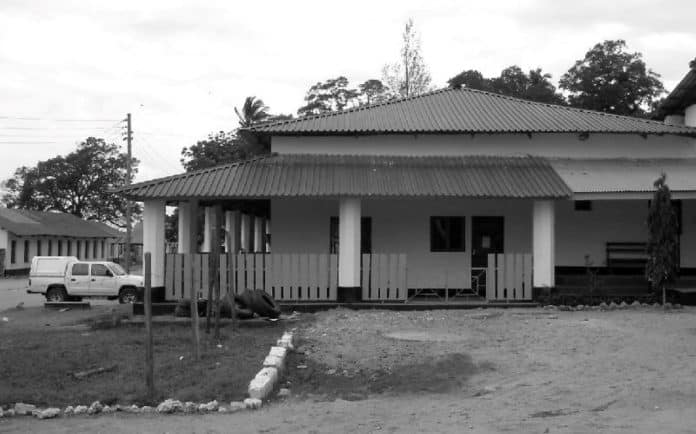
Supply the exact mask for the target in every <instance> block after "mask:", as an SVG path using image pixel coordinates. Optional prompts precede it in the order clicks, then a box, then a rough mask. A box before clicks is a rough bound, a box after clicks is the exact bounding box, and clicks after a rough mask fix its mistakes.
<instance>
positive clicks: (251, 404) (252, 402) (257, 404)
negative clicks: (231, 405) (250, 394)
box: [244, 398, 263, 410]
mask: <svg viewBox="0 0 696 434" xmlns="http://www.w3.org/2000/svg"><path fill="white" fill-rule="evenodd" d="M262 405H263V401H261V400H260V399H258V398H247V399H245V400H244V406H245V407H246V408H248V409H251V410H257V409H259V408H261V406H262Z"/></svg>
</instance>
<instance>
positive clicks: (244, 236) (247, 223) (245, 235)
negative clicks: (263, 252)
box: [239, 214, 251, 253]
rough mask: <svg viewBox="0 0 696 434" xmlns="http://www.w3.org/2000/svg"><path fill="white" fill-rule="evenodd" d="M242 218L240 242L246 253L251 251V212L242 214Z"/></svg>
mask: <svg viewBox="0 0 696 434" xmlns="http://www.w3.org/2000/svg"><path fill="white" fill-rule="evenodd" d="M241 220H242V221H241V228H240V230H239V232H240V235H239V243H240V244H241V246H240V247H241V249H242V250H243V251H244V253H249V252H250V251H251V239H250V236H251V216H250V215H249V214H242V215H241Z"/></svg>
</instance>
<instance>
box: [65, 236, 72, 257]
mask: <svg viewBox="0 0 696 434" xmlns="http://www.w3.org/2000/svg"><path fill="white" fill-rule="evenodd" d="M66 243H67V244H68V245H67V246H66V247H67V250H68V251H67V252H65V256H70V255H72V240H68V241H66Z"/></svg>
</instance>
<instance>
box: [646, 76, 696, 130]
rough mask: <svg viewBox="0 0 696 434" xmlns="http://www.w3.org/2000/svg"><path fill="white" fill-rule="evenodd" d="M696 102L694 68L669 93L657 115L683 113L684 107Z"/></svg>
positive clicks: (657, 117)
mask: <svg viewBox="0 0 696 434" xmlns="http://www.w3.org/2000/svg"><path fill="white" fill-rule="evenodd" d="M692 104H696V68H692V69H690V70H689V72H688V73H687V74H686V75H685V76H684V78H682V80H681V81H680V82H679V84H677V87H675V88H674V90H672V92H670V93H669V95H667V97H666V98H665V100H664V101H662V104H660V108H659V109H658V110H657V114H656V115H655V118H656V119H663V118H664V117H665V116H667V115H683V114H684V109H685V108H686V107H688V106H690V105H692Z"/></svg>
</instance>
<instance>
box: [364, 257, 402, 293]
mask: <svg viewBox="0 0 696 434" xmlns="http://www.w3.org/2000/svg"><path fill="white" fill-rule="evenodd" d="M361 274H362V275H361V283H362V299H363V301H389V300H393V301H398V300H406V297H407V295H408V287H407V279H406V255H405V254H403V253H402V254H396V253H391V254H388V253H373V254H364V255H362V273H361Z"/></svg>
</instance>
